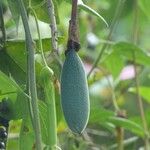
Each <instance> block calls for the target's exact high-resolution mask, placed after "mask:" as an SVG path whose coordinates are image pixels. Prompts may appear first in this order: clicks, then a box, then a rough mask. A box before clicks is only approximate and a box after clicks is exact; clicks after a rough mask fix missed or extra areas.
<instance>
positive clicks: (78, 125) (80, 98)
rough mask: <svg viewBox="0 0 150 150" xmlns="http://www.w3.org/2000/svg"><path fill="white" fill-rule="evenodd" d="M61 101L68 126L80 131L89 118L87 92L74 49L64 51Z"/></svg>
mask: <svg viewBox="0 0 150 150" xmlns="http://www.w3.org/2000/svg"><path fill="white" fill-rule="evenodd" d="M61 103H62V109H63V112H64V117H65V120H66V122H67V124H68V126H69V128H70V129H71V130H72V131H73V132H75V133H81V132H82V131H83V130H84V128H85V127H86V125H87V122H88V118H89V110H90V109H89V107H90V106H89V105H90V104H89V92H88V84H87V79H86V75H85V71H84V67H83V64H82V61H81V59H80V58H79V56H78V54H77V53H76V52H75V51H74V50H69V51H68V52H67V53H66V60H65V63H64V65H63V69H62V75H61Z"/></svg>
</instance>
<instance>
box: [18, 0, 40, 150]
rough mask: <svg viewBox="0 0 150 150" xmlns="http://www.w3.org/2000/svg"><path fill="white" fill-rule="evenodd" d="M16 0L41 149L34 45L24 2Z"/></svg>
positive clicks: (36, 132) (35, 131) (38, 147)
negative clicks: (22, 27) (24, 40)
mask: <svg viewBox="0 0 150 150" xmlns="http://www.w3.org/2000/svg"><path fill="white" fill-rule="evenodd" d="M17 1H18V7H19V9H20V13H21V18H22V22H23V26H24V30H25V37H26V48H27V55H28V62H29V63H28V69H29V70H28V71H29V74H28V75H29V78H28V80H29V82H28V83H29V91H30V94H31V104H32V110H33V115H34V127H33V128H34V133H35V138H36V149H37V150H42V138H41V137H42V136H41V127H40V118H39V108H38V99H37V91H36V79H35V60H34V46H33V40H32V37H31V33H30V28H29V24H28V18H27V13H26V10H25V7H24V3H23V2H22V0H17Z"/></svg>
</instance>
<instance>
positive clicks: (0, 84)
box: [0, 71, 28, 120]
mask: <svg viewBox="0 0 150 150" xmlns="http://www.w3.org/2000/svg"><path fill="white" fill-rule="evenodd" d="M3 98H5V99H6V100H5V102H4V103H5V104H6V107H7V108H8V111H1V112H0V114H1V115H2V116H4V117H5V118H7V119H9V120H10V119H13V120H15V119H21V118H22V117H23V116H25V115H27V114H28V103H27V96H26V95H25V94H24V92H23V90H22V89H21V88H20V87H19V85H17V83H15V81H13V80H12V79H10V78H9V77H8V76H6V75H5V74H4V73H3V72H1V71H0V99H3ZM2 104H3V103H2ZM20 110H22V111H20Z"/></svg>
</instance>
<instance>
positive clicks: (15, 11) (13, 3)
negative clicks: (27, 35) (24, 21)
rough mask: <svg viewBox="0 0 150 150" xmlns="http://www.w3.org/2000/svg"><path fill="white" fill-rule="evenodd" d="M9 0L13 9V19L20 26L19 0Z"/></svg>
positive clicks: (10, 7) (11, 9)
mask: <svg viewBox="0 0 150 150" xmlns="http://www.w3.org/2000/svg"><path fill="white" fill-rule="evenodd" d="M7 1H8V5H9V9H10V11H11V14H12V17H13V20H14V21H15V23H16V26H17V27H18V24H19V17H20V11H19V9H18V5H17V1H16V0H7Z"/></svg>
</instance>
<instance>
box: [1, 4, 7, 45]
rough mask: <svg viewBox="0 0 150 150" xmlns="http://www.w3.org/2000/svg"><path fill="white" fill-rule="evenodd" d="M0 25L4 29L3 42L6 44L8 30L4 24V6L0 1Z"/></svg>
mask: <svg viewBox="0 0 150 150" xmlns="http://www.w3.org/2000/svg"><path fill="white" fill-rule="evenodd" d="M0 18H1V19H0V27H1V29H2V34H3V41H2V42H3V44H4V45H5V42H6V30H5V25H4V17H3V7H2V3H0Z"/></svg>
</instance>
